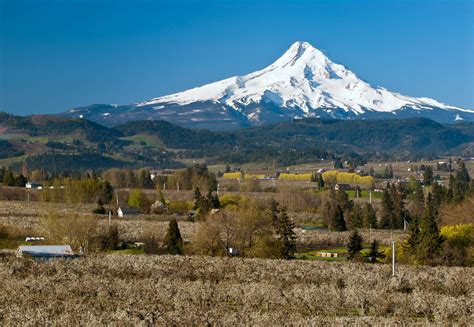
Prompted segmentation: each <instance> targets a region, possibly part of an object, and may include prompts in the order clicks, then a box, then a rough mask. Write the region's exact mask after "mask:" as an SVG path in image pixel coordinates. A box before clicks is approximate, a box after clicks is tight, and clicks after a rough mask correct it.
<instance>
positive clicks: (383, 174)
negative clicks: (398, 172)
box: [369, 164, 393, 179]
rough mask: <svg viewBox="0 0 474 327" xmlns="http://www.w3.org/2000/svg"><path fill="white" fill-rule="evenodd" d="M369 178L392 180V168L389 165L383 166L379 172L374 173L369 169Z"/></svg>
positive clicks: (372, 169)
mask: <svg viewBox="0 0 474 327" xmlns="http://www.w3.org/2000/svg"><path fill="white" fill-rule="evenodd" d="M369 176H372V177H375V178H380V179H390V178H393V167H392V165H391V164H388V165H385V166H384V167H383V168H382V169H381V170H380V171H375V170H374V168H373V167H370V169H369Z"/></svg>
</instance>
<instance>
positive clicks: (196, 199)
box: [194, 187, 202, 210]
mask: <svg viewBox="0 0 474 327" xmlns="http://www.w3.org/2000/svg"><path fill="white" fill-rule="evenodd" d="M201 204H202V195H201V191H200V190H199V187H196V188H195V189H194V210H197V209H199V208H200V207H201Z"/></svg>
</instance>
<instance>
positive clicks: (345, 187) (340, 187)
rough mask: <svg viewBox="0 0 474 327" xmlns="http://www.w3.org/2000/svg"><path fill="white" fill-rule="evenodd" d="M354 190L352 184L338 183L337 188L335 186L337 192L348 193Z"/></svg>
mask: <svg viewBox="0 0 474 327" xmlns="http://www.w3.org/2000/svg"><path fill="white" fill-rule="evenodd" d="M351 188H352V186H351V185H350V184H341V183H337V184H336V185H335V186H334V190H335V191H339V190H341V191H346V190H350V189H351Z"/></svg>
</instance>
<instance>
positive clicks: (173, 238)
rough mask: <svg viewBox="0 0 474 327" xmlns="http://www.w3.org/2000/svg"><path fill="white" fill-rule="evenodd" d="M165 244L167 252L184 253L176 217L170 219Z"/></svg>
mask: <svg viewBox="0 0 474 327" xmlns="http://www.w3.org/2000/svg"><path fill="white" fill-rule="evenodd" d="M165 246H166V251H167V252H168V254H172V255H182V254H184V249H183V239H182V238H181V233H180V231H179V227H178V222H177V221H176V218H173V219H171V220H170V224H169V227H168V232H167V233H166V237H165Z"/></svg>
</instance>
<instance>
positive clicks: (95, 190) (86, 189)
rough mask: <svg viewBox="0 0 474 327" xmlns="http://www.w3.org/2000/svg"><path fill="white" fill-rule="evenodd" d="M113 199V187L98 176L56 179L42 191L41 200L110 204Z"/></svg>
mask: <svg viewBox="0 0 474 327" xmlns="http://www.w3.org/2000/svg"><path fill="white" fill-rule="evenodd" d="M113 197H114V189H113V187H112V185H111V184H110V183H109V182H108V181H104V180H102V179H100V178H98V177H97V176H87V177H83V178H80V179H74V178H70V177H66V178H55V179H53V180H51V181H49V183H48V185H45V187H44V188H43V190H42V191H41V199H42V200H43V201H46V202H49V201H51V202H66V203H97V202H98V201H99V200H100V201H101V202H102V203H109V202H110V201H111V200H112V198H113Z"/></svg>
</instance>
